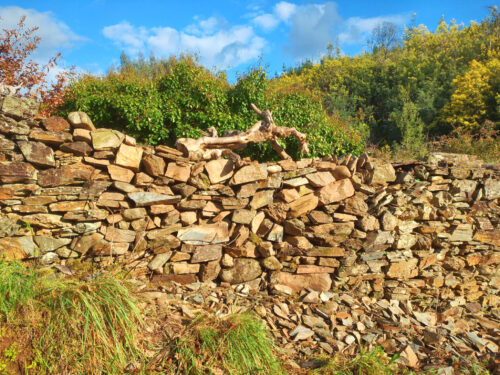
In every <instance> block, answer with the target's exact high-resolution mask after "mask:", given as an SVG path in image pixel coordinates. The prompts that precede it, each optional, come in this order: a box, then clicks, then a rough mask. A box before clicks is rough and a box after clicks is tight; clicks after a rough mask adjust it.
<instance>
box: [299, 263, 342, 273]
mask: <svg viewBox="0 0 500 375" xmlns="http://www.w3.org/2000/svg"><path fill="white" fill-rule="evenodd" d="M334 272H335V268H333V267H325V266H315V265H313V264H300V265H299V266H297V274H298V275H300V274H314V273H319V274H322V273H334Z"/></svg>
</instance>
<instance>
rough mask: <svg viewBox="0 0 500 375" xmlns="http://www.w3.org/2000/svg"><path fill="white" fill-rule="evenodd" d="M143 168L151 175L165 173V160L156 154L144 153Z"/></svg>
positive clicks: (156, 175)
mask: <svg viewBox="0 0 500 375" xmlns="http://www.w3.org/2000/svg"><path fill="white" fill-rule="evenodd" d="M142 165H143V167H144V170H145V171H146V172H147V173H148V174H150V175H151V176H155V177H158V176H163V174H164V173H165V160H164V159H163V158H161V157H159V156H156V155H146V156H144V157H143V158H142Z"/></svg>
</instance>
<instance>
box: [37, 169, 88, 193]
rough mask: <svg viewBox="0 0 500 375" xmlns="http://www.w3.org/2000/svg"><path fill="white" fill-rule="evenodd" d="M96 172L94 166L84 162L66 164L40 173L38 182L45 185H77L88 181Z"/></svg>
mask: <svg viewBox="0 0 500 375" xmlns="http://www.w3.org/2000/svg"><path fill="white" fill-rule="evenodd" d="M93 173H94V168H93V167H91V166H89V165H85V164H83V163H75V164H70V165H64V166H61V167H60V168H52V169H47V170H44V171H40V172H39V173H38V184H39V185H40V186H43V187H55V186H65V185H77V184H81V183H83V182H88V181H89V180H90V178H91V176H92V174H93Z"/></svg>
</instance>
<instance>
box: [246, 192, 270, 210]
mask: <svg viewBox="0 0 500 375" xmlns="http://www.w3.org/2000/svg"><path fill="white" fill-rule="evenodd" d="M273 195H274V190H262V191H258V192H257V193H255V195H254V196H253V198H252V201H251V202H250V207H251V208H252V209H254V210H257V209H259V208H262V207H265V206H268V205H270V204H271V203H273Z"/></svg>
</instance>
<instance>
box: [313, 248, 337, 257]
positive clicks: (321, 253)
mask: <svg viewBox="0 0 500 375" xmlns="http://www.w3.org/2000/svg"><path fill="white" fill-rule="evenodd" d="M307 255H308V256H311V257H343V256H344V255H345V250H344V249H343V248H342V247H324V246H315V247H314V248H312V249H310V250H308V251H307Z"/></svg>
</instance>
